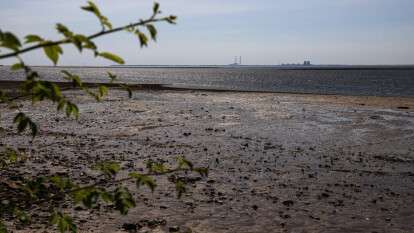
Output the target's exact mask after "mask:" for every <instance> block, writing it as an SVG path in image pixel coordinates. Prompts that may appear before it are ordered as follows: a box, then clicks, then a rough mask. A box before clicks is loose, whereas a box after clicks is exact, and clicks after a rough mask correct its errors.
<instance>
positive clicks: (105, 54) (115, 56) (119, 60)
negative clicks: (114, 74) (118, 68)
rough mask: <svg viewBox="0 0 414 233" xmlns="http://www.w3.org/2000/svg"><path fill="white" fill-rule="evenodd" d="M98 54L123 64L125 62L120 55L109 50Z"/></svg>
mask: <svg viewBox="0 0 414 233" xmlns="http://www.w3.org/2000/svg"><path fill="white" fill-rule="evenodd" d="M98 56H100V57H103V58H106V59H108V60H111V61H113V62H116V63H118V64H124V63H125V62H124V60H123V59H122V58H121V57H119V56H117V55H115V54H112V53H109V52H102V53H98Z"/></svg>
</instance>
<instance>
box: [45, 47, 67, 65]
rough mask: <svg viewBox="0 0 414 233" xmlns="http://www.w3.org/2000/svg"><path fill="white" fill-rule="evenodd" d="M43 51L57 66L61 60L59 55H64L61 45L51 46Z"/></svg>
mask: <svg viewBox="0 0 414 233" xmlns="http://www.w3.org/2000/svg"><path fill="white" fill-rule="evenodd" d="M43 50H44V52H45V54H46V56H47V57H48V58H49V59H50V60H51V61H52V62H53V64H54V65H56V64H57V62H58V60H59V55H60V54H63V50H62V48H61V47H60V46H59V45H50V46H46V47H43Z"/></svg>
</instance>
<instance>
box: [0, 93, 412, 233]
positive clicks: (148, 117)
mask: <svg viewBox="0 0 414 233" xmlns="http://www.w3.org/2000/svg"><path fill="white" fill-rule="evenodd" d="M66 94H68V95H70V96H72V97H73V98H74V99H75V100H76V102H77V103H78V104H79V107H80V110H81V116H80V119H79V120H78V121H74V120H70V119H67V118H65V117H64V116H63V115H62V114H58V113H56V112H55V107H45V106H30V104H29V102H22V104H24V107H23V109H24V110H27V111H29V110H30V111H33V118H34V119H35V120H36V121H37V122H39V124H40V128H41V132H40V135H39V137H37V138H36V139H35V140H34V141H33V143H32V144H30V143H29V141H30V137H28V136H22V135H17V134H16V133H15V131H14V129H12V128H10V127H9V126H10V125H11V120H12V117H13V115H14V114H15V112H14V110H6V109H2V114H1V127H2V128H1V130H0V142H1V144H7V145H12V146H14V147H17V148H21V150H25V151H27V153H28V154H29V156H30V158H31V159H30V162H29V163H28V164H27V165H26V167H24V168H21V169H20V172H21V173H24V174H26V175H27V176H33V175H45V174H50V173H55V172H59V173H61V174H68V175H70V176H72V177H78V178H80V179H81V180H82V179H83V180H87V179H88V177H89V176H91V175H93V174H95V173H94V171H93V170H91V169H90V167H91V165H93V164H94V163H96V162H98V161H103V160H108V159H110V160H119V161H123V166H124V169H125V170H129V171H132V170H137V169H140V168H142V167H144V166H143V161H144V160H146V159H150V158H151V159H156V158H158V159H163V160H166V161H170V162H171V163H172V162H173V161H174V158H175V157H176V156H177V155H185V156H186V157H187V158H188V159H190V160H192V161H194V163H195V164H197V165H199V166H209V168H210V176H209V178H208V179H205V180H201V181H200V182H198V183H197V184H196V185H194V186H193V187H192V188H191V189H190V193H189V194H188V195H186V196H184V197H183V198H182V199H181V200H177V199H176V195H175V192H174V189H173V186H171V185H170V184H169V183H168V181H167V180H166V179H160V180H159V182H160V184H159V186H158V188H157V191H156V192H155V193H154V194H151V193H150V192H149V191H147V190H145V189H141V190H139V191H138V192H136V198H137V200H138V201H137V203H138V206H137V207H136V208H135V209H133V210H131V211H130V213H129V215H127V216H120V215H118V214H115V213H106V212H103V213H99V214H97V211H92V213H91V212H89V211H86V210H78V211H77V212H75V213H74V214H76V216H77V217H76V221H77V223H78V224H79V226H80V230H81V232H169V231H170V232H175V231H178V232H190V229H191V230H192V232H332V233H334V232H335V233H337V232H361V233H367V232H369V233H374V232H378V233H382V232H384V233H388V232H395V233H409V232H414V144H413V142H414V110H413V109H414V99H412V98H391V97H390V98H379V97H341V96H317V95H288V94H283V95H281V94H263V93H262V94H260V93H225V92H221V93H218V92H217V93H214V92H203V91H161V90H159V91H148V90H143V91H137V92H135V93H134V95H133V98H132V99H128V98H127V97H126V94H125V93H124V92H121V91H112V92H111V95H110V96H109V97H108V98H107V99H106V100H104V101H103V102H102V103H95V102H94V100H92V99H90V98H87V97H86V96H84V95H83V94H81V93H80V92H78V91H71V92H66ZM32 169H35V171H38V174H33V172H32V171H33V170H32ZM122 175H123V174H120V176H122ZM132 187H133V184H131V189H133V188H132ZM82 218H84V219H86V220H87V221H84V220H82ZM28 232H42V230H41V229H31V230H29V231H28Z"/></svg>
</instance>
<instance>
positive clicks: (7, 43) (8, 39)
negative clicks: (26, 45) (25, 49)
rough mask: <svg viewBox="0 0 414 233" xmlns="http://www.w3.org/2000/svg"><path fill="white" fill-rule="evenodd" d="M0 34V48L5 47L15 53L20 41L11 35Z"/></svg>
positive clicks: (7, 33) (8, 33) (6, 33)
mask: <svg viewBox="0 0 414 233" xmlns="http://www.w3.org/2000/svg"><path fill="white" fill-rule="evenodd" d="M0 33H1V34H0V47H5V48H8V49H12V50H14V51H17V50H19V48H20V47H21V46H22V44H21V43H20V40H19V39H18V38H17V37H16V36H15V35H14V34H13V33H11V32H1V31H0Z"/></svg>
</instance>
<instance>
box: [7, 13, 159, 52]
mask: <svg viewBox="0 0 414 233" xmlns="http://www.w3.org/2000/svg"><path fill="white" fill-rule="evenodd" d="M164 19H165V18H155V15H153V16H152V17H150V18H149V19H147V20H141V21H139V22H136V23H133V24H129V25H125V26H121V27H117V28H113V29H111V30H107V31H100V32H97V33H95V34H92V35H90V36H88V37H87V38H88V39H89V40H92V39H95V38H97V37H101V36H104V35H107V34H111V33H114V32H118V31H122V30H125V29H128V28H133V27H137V26H143V25H146V24H148V23H154V22H159V21H164ZM70 42H71V40H70V39H62V40H57V41H51V42H47V43H41V44H37V45H33V46H30V47H27V48H24V49H22V50H18V51H15V52H11V53H6V54H3V55H0V59H4V58H9V57H15V56H17V55H20V54H23V53H27V52H29V51H32V50H36V49H39V48H44V47H50V46H54V45H62V44H68V43H70Z"/></svg>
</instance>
